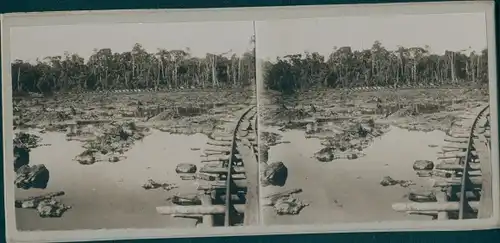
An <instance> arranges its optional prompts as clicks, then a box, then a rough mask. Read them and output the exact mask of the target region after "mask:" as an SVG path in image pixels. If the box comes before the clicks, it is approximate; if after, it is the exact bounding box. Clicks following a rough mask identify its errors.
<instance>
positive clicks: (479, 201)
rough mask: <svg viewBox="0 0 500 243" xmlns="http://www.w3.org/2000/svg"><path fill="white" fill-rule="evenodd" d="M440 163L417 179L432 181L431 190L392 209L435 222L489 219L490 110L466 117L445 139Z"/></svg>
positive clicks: (491, 209)
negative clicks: (423, 216) (428, 217)
mask: <svg viewBox="0 0 500 243" xmlns="http://www.w3.org/2000/svg"><path fill="white" fill-rule="evenodd" d="M445 142H446V144H445V145H443V146H442V152H441V153H440V154H439V155H438V160H440V163H438V164H437V165H435V166H434V168H433V170H431V171H418V172H417V174H418V175H419V176H425V177H427V176H428V177H430V178H432V179H433V180H434V183H433V189H432V190H429V191H424V192H418V193H417V192H412V193H410V194H409V199H410V200H411V201H412V202H410V203H395V204H393V205H392V208H393V209H394V210H396V211H399V212H406V213H409V214H419V215H429V216H432V217H433V218H434V219H438V220H446V219H470V218H488V217H491V216H492V212H493V200H492V185H491V180H492V174H491V159H490V146H491V145H490V118H489V106H486V107H479V108H477V109H475V113H473V114H466V115H465V116H464V117H462V121H461V122H460V123H456V124H454V125H453V129H452V130H451V131H450V132H449V133H448V134H447V138H445Z"/></svg>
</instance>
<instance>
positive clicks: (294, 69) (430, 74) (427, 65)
mask: <svg viewBox="0 0 500 243" xmlns="http://www.w3.org/2000/svg"><path fill="white" fill-rule="evenodd" d="M466 52H468V54H465V53H466ZM263 70H264V77H263V78H264V84H265V87H267V88H268V89H271V90H277V91H283V92H294V91H298V90H301V89H310V88H314V87H316V88H326V87H328V88H351V87H360V86H385V87H387V86H392V87H400V86H404V85H408V86H416V85H420V84H422V85H436V86H439V85H460V84H470V83H475V84H487V83H488V51H487V49H483V50H482V51H481V52H479V53H476V52H475V51H470V50H463V51H461V52H457V51H446V52H445V53H444V54H442V55H438V54H432V53H430V51H429V47H428V46H425V47H402V46H400V47H398V49H397V50H387V49H386V48H385V47H384V46H383V45H382V43H380V42H379V41H375V43H374V44H373V45H372V47H371V48H370V49H365V50H354V51H353V50H352V49H351V47H349V46H344V47H340V48H336V47H335V48H334V50H333V52H332V53H331V54H329V56H328V57H325V56H322V55H320V54H319V53H317V52H313V53H308V52H306V53H303V54H290V55H286V56H283V57H278V58H277V59H276V60H275V61H265V62H264V64H263Z"/></svg>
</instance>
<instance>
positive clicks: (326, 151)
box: [314, 147, 335, 162]
mask: <svg viewBox="0 0 500 243" xmlns="http://www.w3.org/2000/svg"><path fill="white" fill-rule="evenodd" d="M314 157H315V158H316V159H317V160H318V161H320V162H331V161H333V160H334V159H335V149H334V148H333V147H326V148H322V149H321V150H320V151H318V152H316V153H314Z"/></svg>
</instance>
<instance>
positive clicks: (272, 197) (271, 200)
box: [261, 188, 302, 206]
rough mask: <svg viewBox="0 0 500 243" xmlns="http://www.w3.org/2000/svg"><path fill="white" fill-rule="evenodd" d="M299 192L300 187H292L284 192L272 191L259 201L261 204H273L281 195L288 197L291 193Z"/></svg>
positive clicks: (300, 190)
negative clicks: (272, 192)
mask: <svg viewBox="0 0 500 243" xmlns="http://www.w3.org/2000/svg"><path fill="white" fill-rule="evenodd" d="M301 192H302V189H300V188H294V189H290V190H286V191H284V192H278V193H274V194H271V195H268V196H266V197H264V198H263V200H262V202H261V203H262V205H263V206H273V205H274V204H275V203H276V201H278V199H280V198H282V197H289V196H290V195H292V194H297V193H301Z"/></svg>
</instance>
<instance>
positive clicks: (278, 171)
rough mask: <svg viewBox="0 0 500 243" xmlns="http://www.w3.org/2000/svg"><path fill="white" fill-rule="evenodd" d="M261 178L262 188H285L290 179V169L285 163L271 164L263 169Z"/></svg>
mask: <svg viewBox="0 0 500 243" xmlns="http://www.w3.org/2000/svg"><path fill="white" fill-rule="evenodd" d="M263 169H264V170H263V172H262V176H261V185H262V186H269V185H273V186H284V185H285V183H286V180H287V178H288V168H287V167H286V166H285V164H283V162H281V161H280V162H274V163H271V164H269V165H267V166H265V168H263Z"/></svg>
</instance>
